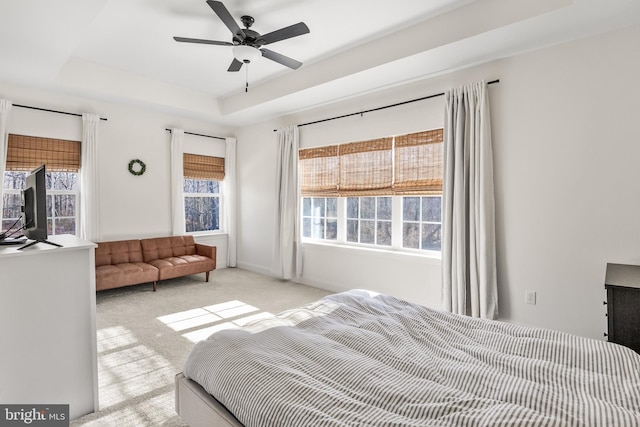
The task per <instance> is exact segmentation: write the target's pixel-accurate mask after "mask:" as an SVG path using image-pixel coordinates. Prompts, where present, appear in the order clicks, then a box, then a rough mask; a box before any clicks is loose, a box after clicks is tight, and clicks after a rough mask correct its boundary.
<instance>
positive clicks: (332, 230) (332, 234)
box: [325, 219, 338, 240]
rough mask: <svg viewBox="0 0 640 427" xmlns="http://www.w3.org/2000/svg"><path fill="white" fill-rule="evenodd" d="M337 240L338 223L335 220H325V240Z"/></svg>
mask: <svg viewBox="0 0 640 427" xmlns="http://www.w3.org/2000/svg"><path fill="white" fill-rule="evenodd" d="M337 238H338V221H337V220H335V219H328V220H327V235H326V236H325V239H327V240H336V239H337Z"/></svg>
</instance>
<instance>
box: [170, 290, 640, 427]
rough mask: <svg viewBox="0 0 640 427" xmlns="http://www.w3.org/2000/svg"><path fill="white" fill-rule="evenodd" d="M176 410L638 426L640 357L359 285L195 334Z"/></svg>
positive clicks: (192, 421)
mask: <svg viewBox="0 0 640 427" xmlns="http://www.w3.org/2000/svg"><path fill="white" fill-rule="evenodd" d="M176 410H177V412H178V413H179V415H180V416H181V418H182V419H183V420H184V421H185V422H187V423H188V424H189V425H190V426H192V427H199V426H231V427H240V426H244V427H269V426H274V427H275V426H277V427H287V426H290V427H301V426H527V427H531V426H585V427H597V426H603V427H604V426H606V427H609V426H616V427H620V426H640V355H638V354H636V353H635V352H633V351H632V350H630V349H628V348H626V347H623V346H620V345H616V344H611V343H607V342H604V341H598V340H592V339H587V338H581V337H577V336H573V335H569V334H566V333H562V332H558V331H552V330H545V329H538V328H531V327H523V326H520V325H516V324H511V323H506V322H500V321H491V320H483V319H476V318H471V317H467V316H460V315H456V314H452V313H447V312H442V311H438V310H433V309H430V308H427V307H424V306H421V305H417V304H412V303H409V302H407V301H403V300H400V299H397V298H394V297H391V296H388V295H380V294H375V293H372V292H369V291H364V290H353V291H348V292H342V293H338V294H334V295H329V296H327V297H325V298H322V299H321V300H318V301H316V302H314V303H311V304H308V305H305V306H303V307H300V308H298V309H294V310H288V311H285V312H283V313H280V314H278V315H277V316H274V317H273V318H268V319H263V320H259V321H256V322H254V323H251V324H249V325H247V326H245V327H243V328H241V329H231V330H223V331H219V332H216V333H214V334H213V335H211V336H210V337H209V338H208V339H207V340H204V341H201V342H199V343H197V344H196V345H195V346H194V348H193V351H192V352H191V354H190V355H189V357H188V359H187V361H186V363H185V365H184V369H183V372H182V373H180V374H178V375H177V376H176Z"/></svg>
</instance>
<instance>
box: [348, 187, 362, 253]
mask: <svg viewBox="0 0 640 427" xmlns="http://www.w3.org/2000/svg"><path fill="white" fill-rule="evenodd" d="M358 201H359V199H358V198H357V197H348V198H347V218H359V217H360V216H359V212H360V211H359V209H358ZM355 241H356V242H357V241H358V240H357V239H356V240H355Z"/></svg>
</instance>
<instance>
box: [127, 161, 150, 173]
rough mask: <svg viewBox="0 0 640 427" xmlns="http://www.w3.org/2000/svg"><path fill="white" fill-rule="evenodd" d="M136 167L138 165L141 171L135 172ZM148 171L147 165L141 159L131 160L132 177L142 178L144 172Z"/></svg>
mask: <svg viewBox="0 0 640 427" xmlns="http://www.w3.org/2000/svg"><path fill="white" fill-rule="evenodd" d="M134 165H138V166H139V167H140V169H139V170H135V169H134V168H133V167H134ZM145 170H147V165H145V164H144V162H143V161H142V160H140V159H134V160H131V161H130V162H129V172H131V174H132V175H135V176H140V175H142V174H143V173H144V171H145Z"/></svg>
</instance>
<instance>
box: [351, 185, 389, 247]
mask: <svg viewBox="0 0 640 427" xmlns="http://www.w3.org/2000/svg"><path fill="white" fill-rule="evenodd" d="M391 220H392V208H391V197H348V198H347V242H354V243H367V244H370V245H381V246H391Z"/></svg>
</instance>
